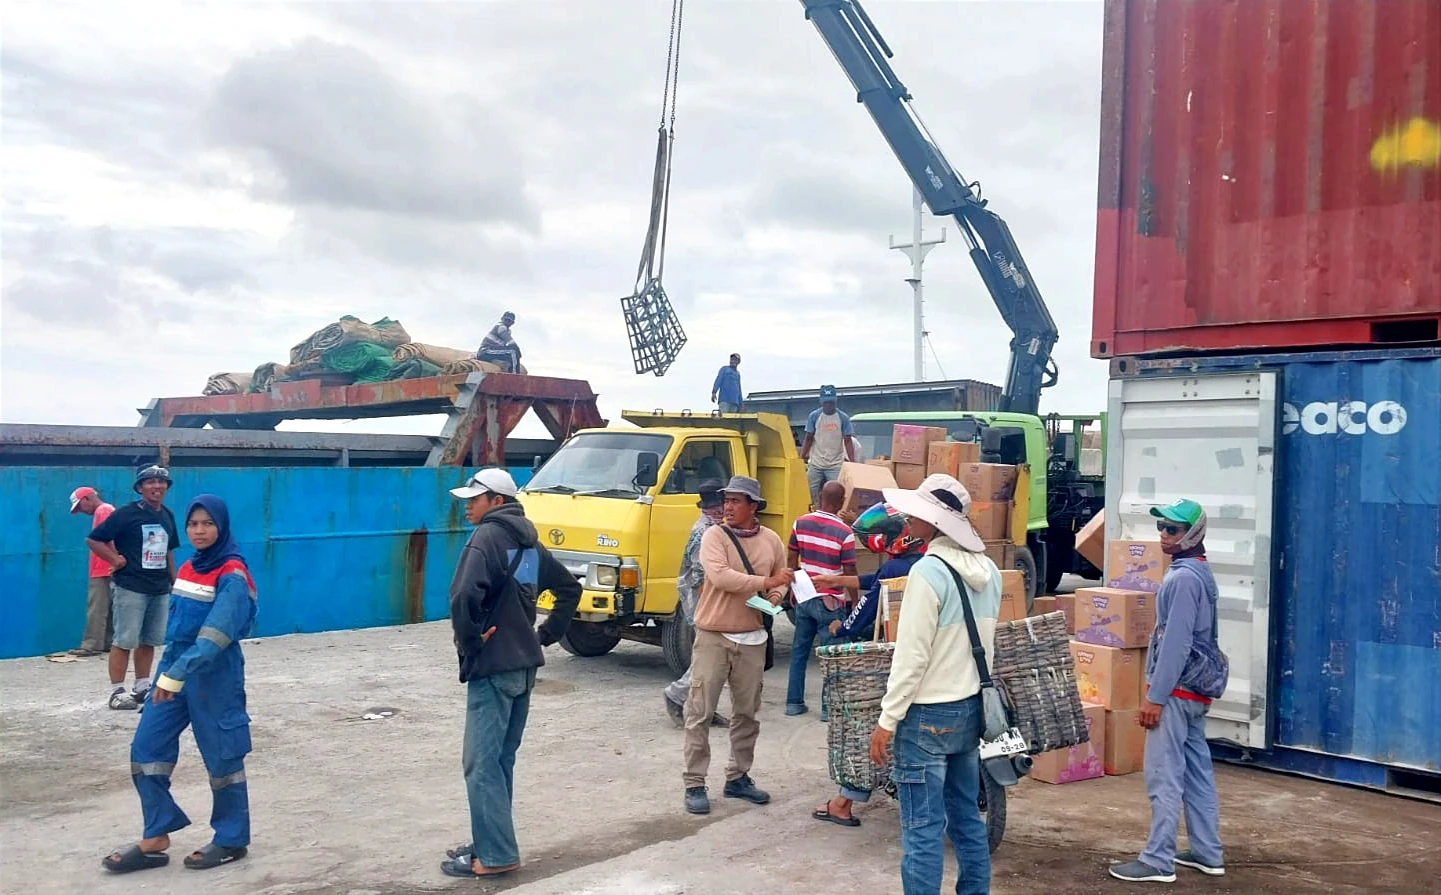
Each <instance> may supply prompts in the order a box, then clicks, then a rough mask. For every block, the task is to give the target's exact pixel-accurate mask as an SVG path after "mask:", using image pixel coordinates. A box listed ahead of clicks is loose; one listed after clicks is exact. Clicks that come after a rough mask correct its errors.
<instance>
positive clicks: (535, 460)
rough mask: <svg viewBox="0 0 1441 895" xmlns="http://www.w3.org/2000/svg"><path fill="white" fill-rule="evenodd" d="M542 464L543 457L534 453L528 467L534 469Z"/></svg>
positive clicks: (543, 461)
mask: <svg viewBox="0 0 1441 895" xmlns="http://www.w3.org/2000/svg"><path fill="white" fill-rule="evenodd" d="M544 464H545V458H544V457H542V456H541V455H540V454H536V455H535V456H534V457H532V458H531V460H530V468H531V469H533V470H534V469H540V467H541V466H542V465H544Z"/></svg>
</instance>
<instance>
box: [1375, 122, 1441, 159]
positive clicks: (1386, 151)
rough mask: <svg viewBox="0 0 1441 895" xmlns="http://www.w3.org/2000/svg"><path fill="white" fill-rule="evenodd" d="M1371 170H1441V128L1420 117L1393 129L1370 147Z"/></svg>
mask: <svg viewBox="0 0 1441 895" xmlns="http://www.w3.org/2000/svg"><path fill="white" fill-rule="evenodd" d="M1371 167H1372V168H1374V169H1376V170H1377V171H1381V172H1394V171H1399V170H1400V169H1402V168H1435V167H1441V125H1438V124H1437V123H1436V122H1434V121H1427V120H1426V119H1425V118H1420V117H1417V118H1412V119H1411V120H1410V121H1408V122H1406V123H1405V124H1404V125H1398V126H1396V127H1393V128H1391V129H1390V130H1388V131H1387V132H1386V133H1384V134H1382V135H1381V136H1380V137H1379V138H1378V139H1377V140H1376V142H1375V143H1373V144H1372V145H1371Z"/></svg>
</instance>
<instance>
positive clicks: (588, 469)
mask: <svg viewBox="0 0 1441 895" xmlns="http://www.w3.org/2000/svg"><path fill="white" fill-rule="evenodd" d="M670 443H671V437H670V436H669V435H654V434H650V433H646V432H634V433H631V432H594V433H588V434H582V435H577V436H575V437H574V438H572V439H571V440H570V441H567V442H566V443H565V444H564V445H562V446H561V448H560V450H558V451H556V452H555V454H554V455H553V456H552V457H551V458H550V459H549V460H547V461H545V465H544V466H542V467H541V468H540V469H538V470H536V472H535V475H534V476H533V477H532V478H531V480H530V482H529V483H528V484H526V486H525V490H526V491H527V492H539V493H550V494H582V493H583V494H594V495H596V496H599V497H637V496H639V495H640V494H641V493H643V490H644V489H642V488H640V487H638V486H637V485H636V483H635V472H636V457H637V456H639V455H640V454H642V453H647V452H649V453H654V454H659V455H660V457H661V458H662V459H663V458H664V457H665V455H666V452H667V451H669V450H670Z"/></svg>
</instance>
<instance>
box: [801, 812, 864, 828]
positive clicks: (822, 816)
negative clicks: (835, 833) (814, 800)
mask: <svg viewBox="0 0 1441 895" xmlns="http://www.w3.org/2000/svg"><path fill="white" fill-rule="evenodd" d="M811 817H814V818H815V819H816V820H823V821H825V822H826V823H828V824H835V825H837V826H841V827H858V826H860V825H861V822H860V821H859V820H857V819H856V818H855V817H836V816H835V815H834V814H832V813H830V812H829V811H827V810H826V809H824V808H817V809H816V810H814V811H812V812H811Z"/></svg>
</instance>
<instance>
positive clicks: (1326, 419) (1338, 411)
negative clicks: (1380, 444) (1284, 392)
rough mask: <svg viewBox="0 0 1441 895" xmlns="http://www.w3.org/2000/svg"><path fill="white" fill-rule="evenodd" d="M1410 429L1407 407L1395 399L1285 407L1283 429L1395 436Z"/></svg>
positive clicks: (1283, 407) (1289, 431)
mask: <svg viewBox="0 0 1441 895" xmlns="http://www.w3.org/2000/svg"><path fill="white" fill-rule="evenodd" d="M1404 428H1406V408H1405V407H1404V406H1402V405H1401V404H1398V403H1397V402H1395V401H1377V402H1376V403H1375V404H1367V403H1366V402H1365V401H1312V402H1311V403H1310V404H1307V405H1306V406H1304V407H1302V408H1301V409H1300V410H1299V411H1298V410H1296V405H1294V404H1285V405H1282V407H1281V432H1282V434H1285V435H1290V434H1291V433H1293V432H1295V431H1296V430H1297V429H1300V430H1301V432H1303V433H1304V434H1306V435H1365V434H1366V433H1368V432H1370V433H1373V434H1376V435H1395V434H1396V433H1397V432H1400V431H1401V430H1402V429H1404Z"/></svg>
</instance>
